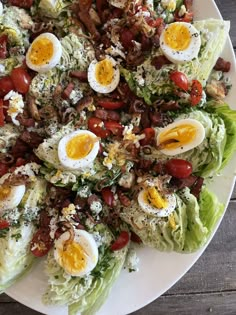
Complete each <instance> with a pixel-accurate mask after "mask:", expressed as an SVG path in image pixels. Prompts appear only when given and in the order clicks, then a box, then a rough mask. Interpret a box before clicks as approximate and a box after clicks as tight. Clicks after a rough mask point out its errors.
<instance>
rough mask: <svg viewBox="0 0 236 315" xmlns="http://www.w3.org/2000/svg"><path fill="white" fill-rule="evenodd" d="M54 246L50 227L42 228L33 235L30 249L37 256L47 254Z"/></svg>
mask: <svg viewBox="0 0 236 315" xmlns="http://www.w3.org/2000/svg"><path fill="white" fill-rule="evenodd" d="M52 246H53V240H52V239H51V237H50V229H48V228H40V229H39V230H38V231H37V232H36V233H35V234H34V236H33V239H32V241H31V243H30V251H31V253H32V254H33V255H34V256H36V257H42V256H45V255H46V254H47V253H48V252H49V250H50V249H51V248H52Z"/></svg>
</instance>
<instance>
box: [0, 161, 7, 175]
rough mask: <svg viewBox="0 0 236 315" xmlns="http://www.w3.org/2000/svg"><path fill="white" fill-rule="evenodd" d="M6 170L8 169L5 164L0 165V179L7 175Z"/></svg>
mask: <svg viewBox="0 0 236 315" xmlns="http://www.w3.org/2000/svg"><path fill="white" fill-rule="evenodd" d="M8 170H9V167H8V166H7V164H4V163H0V177H2V176H3V175H5V174H6V173H8Z"/></svg>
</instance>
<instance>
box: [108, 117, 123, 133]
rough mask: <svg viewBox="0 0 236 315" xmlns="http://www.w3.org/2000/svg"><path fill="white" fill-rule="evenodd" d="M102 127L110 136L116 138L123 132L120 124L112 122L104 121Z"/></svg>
mask: <svg viewBox="0 0 236 315" xmlns="http://www.w3.org/2000/svg"><path fill="white" fill-rule="evenodd" d="M104 126H105V128H106V129H107V130H110V131H111V132H112V134H113V135H116V136H121V135H122V132H123V130H124V127H123V126H122V125H121V124H120V123H118V122H117V121H114V120H110V121H105V122H104Z"/></svg>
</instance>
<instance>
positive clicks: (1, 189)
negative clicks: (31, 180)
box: [0, 174, 25, 214]
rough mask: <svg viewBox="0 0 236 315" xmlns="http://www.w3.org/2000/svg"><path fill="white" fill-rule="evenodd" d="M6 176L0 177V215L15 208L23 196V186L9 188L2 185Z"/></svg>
mask: <svg viewBox="0 0 236 315" xmlns="http://www.w3.org/2000/svg"><path fill="white" fill-rule="evenodd" d="M8 176H9V174H5V175H4V176H2V177H1V182H2V183H3V184H2V185H0V214H1V213H3V212H4V211H6V210H8V209H13V208H15V207H17V206H18V205H19V203H20V202H21V199H22V198H23V196H24V194H25V185H19V186H9V185H5V184H4V181H5V179H6V178H7V177H8Z"/></svg>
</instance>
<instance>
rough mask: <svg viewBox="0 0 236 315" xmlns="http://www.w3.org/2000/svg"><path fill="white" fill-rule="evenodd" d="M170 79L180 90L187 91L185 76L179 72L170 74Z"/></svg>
mask: <svg viewBox="0 0 236 315" xmlns="http://www.w3.org/2000/svg"><path fill="white" fill-rule="evenodd" d="M170 79H171V81H173V82H174V84H175V85H176V86H178V87H179V88H180V89H182V90H184V91H187V90H188V78H187V77H186V75H185V74H184V73H182V72H179V71H174V72H171V74H170Z"/></svg>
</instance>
